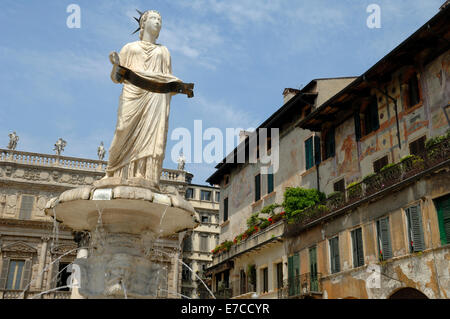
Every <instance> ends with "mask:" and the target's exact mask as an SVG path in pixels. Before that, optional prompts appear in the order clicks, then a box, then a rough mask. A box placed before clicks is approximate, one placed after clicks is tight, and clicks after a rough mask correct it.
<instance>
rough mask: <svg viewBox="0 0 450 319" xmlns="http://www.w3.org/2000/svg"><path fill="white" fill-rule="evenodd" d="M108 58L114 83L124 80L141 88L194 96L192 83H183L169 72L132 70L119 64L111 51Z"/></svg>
mask: <svg viewBox="0 0 450 319" xmlns="http://www.w3.org/2000/svg"><path fill="white" fill-rule="evenodd" d="M109 59H110V61H111V63H112V64H113V69H112V72H111V79H112V81H113V82H114V83H123V82H124V81H125V80H127V81H128V82H130V83H131V84H133V85H136V86H137V87H140V88H141V89H144V90H147V91H150V92H155V93H173V94H177V93H182V94H186V95H187V96H188V97H189V98H191V97H193V96H194V84H193V83H183V82H182V81H181V80H180V79H179V78H177V77H176V76H173V75H171V74H163V73H154V72H134V71H132V70H130V69H128V68H126V67H123V66H121V65H120V59H119V55H118V54H117V53H116V52H112V53H111V54H110V55H109Z"/></svg>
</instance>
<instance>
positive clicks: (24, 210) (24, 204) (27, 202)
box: [19, 195, 34, 219]
mask: <svg viewBox="0 0 450 319" xmlns="http://www.w3.org/2000/svg"><path fill="white" fill-rule="evenodd" d="M33 204H34V196H30V195H22V201H21V204H20V212H19V219H31V213H32V211H33Z"/></svg>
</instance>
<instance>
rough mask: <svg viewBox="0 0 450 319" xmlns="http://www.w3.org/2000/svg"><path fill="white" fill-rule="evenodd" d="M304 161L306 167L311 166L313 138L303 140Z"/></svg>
mask: <svg viewBox="0 0 450 319" xmlns="http://www.w3.org/2000/svg"><path fill="white" fill-rule="evenodd" d="M305 161H306V169H310V168H311V167H313V165H314V163H313V138H312V137H311V138H308V139H307V140H306V141H305Z"/></svg>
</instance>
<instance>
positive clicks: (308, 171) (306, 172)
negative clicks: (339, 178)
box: [300, 165, 316, 177]
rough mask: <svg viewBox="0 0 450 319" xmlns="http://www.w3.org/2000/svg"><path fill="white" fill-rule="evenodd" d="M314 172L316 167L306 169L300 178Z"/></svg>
mask: <svg viewBox="0 0 450 319" xmlns="http://www.w3.org/2000/svg"><path fill="white" fill-rule="evenodd" d="M315 171H316V165H314V166H313V167H310V168H308V169H307V170H306V171H304V172H303V173H302V174H301V175H300V176H301V177H303V176H306V175H309V174H311V173H312V172H315Z"/></svg>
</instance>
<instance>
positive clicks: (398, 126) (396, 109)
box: [375, 87, 402, 149]
mask: <svg viewBox="0 0 450 319" xmlns="http://www.w3.org/2000/svg"><path fill="white" fill-rule="evenodd" d="M375 89H377V90H378V91H379V92H381V94H383V95H384V96H386V97H387V98H388V99H391V100H392V101H393V102H394V110H395V121H396V123H397V138H398V148H399V149H401V148H402V142H401V140H400V123H399V121H398V108H397V99H395V98H393V97H392V96H390V95H389V94H388V93H387V89H386V91H383V90H382V89H379V88H377V87H376V88H375ZM387 107H389V103H388V105H387Z"/></svg>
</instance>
